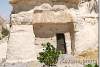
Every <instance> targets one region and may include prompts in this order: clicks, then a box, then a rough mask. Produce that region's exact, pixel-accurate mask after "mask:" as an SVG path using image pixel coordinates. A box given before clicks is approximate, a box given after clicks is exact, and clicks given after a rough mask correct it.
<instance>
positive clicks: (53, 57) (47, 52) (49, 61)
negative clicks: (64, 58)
mask: <svg viewBox="0 0 100 67" xmlns="http://www.w3.org/2000/svg"><path fill="white" fill-rule="evenodd" d="M42 45H45V46H44V47H45V48H44V49H43V50H44V52H40V53H39V57H37V59H38V60H39V62H41V63H44V64H45V65H47V66H52V65H55V64H56V63H57V61H58V57H59V55H60V54H61V52H60V51H58V50H57V49H56V48H55V47H54V46H53V45H51V44H50V43H49V42H48V43H47V44H42Z"/></svg>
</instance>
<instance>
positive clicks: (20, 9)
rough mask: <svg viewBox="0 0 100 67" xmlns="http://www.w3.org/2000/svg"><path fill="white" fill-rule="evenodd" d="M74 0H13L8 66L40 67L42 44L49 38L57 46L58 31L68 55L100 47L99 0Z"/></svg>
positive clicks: (11, 1)
mask: <svg viewBox="0 0 100 67" xmlns="http://www.w3.org/2000/svg"><path fill="white" fill-rule="evenodd" d="M75 1H76V0H73V1H72V0H68V1H67V0H64V1H63V0H59V1H57V0H52V2H51V1H49V0H42V1H40V0H36V1H35V0H21V1H20V0H10V3H11V4H12V6H13V11H12V15H11V24H12V27H11V29H10V37H9V41H8V47H7V49H8V50H7V61H6V62H7V63H8V64H7V65H6V67H22V66H23V67H31V66H30V65H31V64H34V63H33V62H35V64H34V65H37V67H38V64H37V59H36V57H37V56H38V53H39V52H40V51H42V46H41V44H42V43H44V42H47V41H50V42H51V43H52V44H54V46H55V47H57V41H56V33H64V35H65V43H66V44H67V45H66V48H67V50H68V52H67V53H68V54H72V53H74V54H75V55H80V53H81V52H83V51H84V50H87V49H89V48H91V49H94V48H98V13H97V12H96V1H95V0H91V1H84V3H83V2H82V3H80V4H79V2H80V1H78V0H77V1H76V2H75ZM47 3H48V4H47ZM77 3H78V4H79V5H78V4H77ZM53 4H54V5H53ZM65 4H66V5H65ZM70 4H71V5H70ZM51 5H53V6H51ZM76 5H77V7H78V9H75V8H76ZM89 5H91V6H89ZM83 10H84V11H83ZM64 13H65V14H64ZM66 13H68V14H66ZM35 15H37V16H35ZM63 17H64V18H66V19H68V17H69V20H71V21H68V20H65V19H64V18H63ZM41 18H42V19H41ZM52 19H53V20H52ZM62 19H63V20H62ZM55 20H56V21H55ZM40 21H41V22H40ZM64 21H65V22H64ZM63 22H64V23H63ZM28 62H31V64H30V63H28ZM12 63H15V64H14V65H12ZM17 63H19V64H17ZM24 63H25V64H24ZM79 65H80V64H79ZM80 66H82V65H80ZM80 66H79V67H80ZM32 67H36V66H32ZM62 67H63V66H62ZM72 67H73V66H72ZM77 67H78V66H77Z"/></svg>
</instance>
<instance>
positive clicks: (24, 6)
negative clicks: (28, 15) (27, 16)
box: [10, 0, 80, 13]
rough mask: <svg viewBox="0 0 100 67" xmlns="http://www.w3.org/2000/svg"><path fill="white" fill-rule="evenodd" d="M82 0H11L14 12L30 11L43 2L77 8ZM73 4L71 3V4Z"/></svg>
mask: <svg viewBox="0 0 100 67" xmlns="http://www.w3.org/2000/svg"><path fill="white" fill-rule="evenodd" d="M79 2H80V0H73V1H72V0H21V1H20V0H10V3H11V4H12V6H13V13H18V12H21V11H29V10H31V9H33V8H34V7H35V6H40V5H41V4H43V3H48V4H50V5H62V4H63V5H67V7H69V8H71V7H75V8H77V5H78V3H79ZM70 4H71V5H70Z"/></svg>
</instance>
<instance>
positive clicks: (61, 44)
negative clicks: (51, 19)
mask: <svg viewBox="0 0 100 67" xmlns="http://www.w3.org/2000/svg"><path fill="white" fill-rule="evenodd" d="M56 38H57V49H58V50H61V51H62V52H63V53H64V54H66V53H67V49H66V43H65V35H64V33H57V34H56Z"/></svg>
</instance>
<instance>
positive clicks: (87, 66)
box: [85, 64, 99, 67]
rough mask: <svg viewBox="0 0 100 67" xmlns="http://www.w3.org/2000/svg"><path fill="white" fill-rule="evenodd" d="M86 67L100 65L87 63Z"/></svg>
mask: <svg viewBox="0 0 100 67" xmlns="http://www.w3.org/2000/svg"><path fill="white" fill-rule="evenodd" d="M85 67H99V65H97V64H87V65H85Z"/></svg>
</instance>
